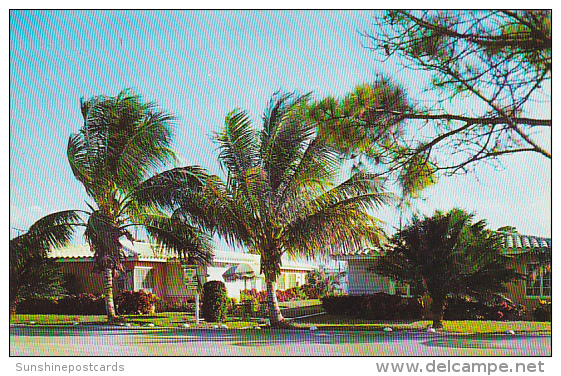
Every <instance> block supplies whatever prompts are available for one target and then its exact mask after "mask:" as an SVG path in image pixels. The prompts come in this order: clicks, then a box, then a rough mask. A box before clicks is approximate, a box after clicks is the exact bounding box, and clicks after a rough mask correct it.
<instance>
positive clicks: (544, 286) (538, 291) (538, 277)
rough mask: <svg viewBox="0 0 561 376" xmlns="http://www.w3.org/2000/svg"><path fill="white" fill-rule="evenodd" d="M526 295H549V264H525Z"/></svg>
mask: <svg viewBox="0 0 561 376" xmlns="http://www.w3.org/2000/svg"><path fill="white" fill-rule="evenodd" d="M526 296H528V297H546V296H548V297H549V296H551V265H548V266H543V265H542V266H540V265H538V264H528V265H526Z"/></svg>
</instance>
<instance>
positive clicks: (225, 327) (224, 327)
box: [220, 324, 228, 329]
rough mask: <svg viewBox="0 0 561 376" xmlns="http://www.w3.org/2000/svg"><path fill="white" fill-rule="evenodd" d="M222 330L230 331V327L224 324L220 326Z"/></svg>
mask: <svg viewBox="0 0 561 376" xmlns="http://www.w3.org/2000/svg"><path fill="white" fill-rule="evenodd" d="M220 329H228V325H226V324H222V325H220Z"/></svg>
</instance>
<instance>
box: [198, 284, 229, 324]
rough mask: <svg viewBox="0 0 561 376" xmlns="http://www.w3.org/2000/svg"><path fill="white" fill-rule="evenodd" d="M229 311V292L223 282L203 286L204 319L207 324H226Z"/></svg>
mask: <svg viewBox="0 0 561 376" xmlns="http://www.w3.org/2000/svg"><path fill="white" fill-rule="evenodd" d="M227 310H228V291H227V290H226V285H225V284H224V282H222V281H208V282H207V283H205V284H204V286H203V317H204V318H205V321H207V322H224V321H226V314H227Z"/></svg>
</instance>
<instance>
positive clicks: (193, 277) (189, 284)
mask: <svg viewBox="0 0 561 376" xmlns="http://www.w3.org/2000/svg"><path fill="white" fill-rule="evenodd" d="M183 273H184V276H185V279H184V280H185V287H186V288H187V289H190V290H195V324H199V276H198V275H197V266H196V265H185V266H184V267H183Z"/></svg>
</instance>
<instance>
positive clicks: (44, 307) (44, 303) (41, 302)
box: [16, 298, 59, 314]
mask: <svg viewBox="0 0 561 376" xmlns="http://www.w3.org/2000/svg"><path fill="white" fill-rule="evenodd" d="M57 305H58V302H57V299H49V298H27V299H22V300H21V301H20V302H19V303H18V305H17V309H16V312H17V313H25V314H48V313H59V312H58V307H57Z"/></svg>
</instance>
